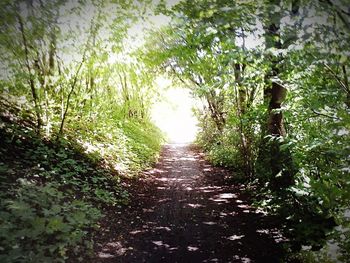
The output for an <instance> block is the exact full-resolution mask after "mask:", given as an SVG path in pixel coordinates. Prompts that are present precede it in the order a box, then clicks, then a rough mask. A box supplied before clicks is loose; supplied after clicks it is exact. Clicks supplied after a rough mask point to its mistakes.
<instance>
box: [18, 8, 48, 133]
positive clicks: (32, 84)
mask: <svg viewBox="0 0 350 263" xmlns="http://www.w3.org/2000/svg"><path fill="white" fill-rule="evenodd" d="M17 19H18V23H19V30H20V31H21V35H22V41H23V47H24V54H25V65H26V68H27V71H28V75H29V80H28V81H29V86H30V90H31V93H32V97H33V102H34V110H35V115H36V119H37V127H36V128H37V133H38V134H40V131H41V127H42V125H43V121H42V118H41V109H40V102H39V96H38V94H37V92H36V88H35V82H34V77H33V74H32V68H31V66H30V62H29V48H28V41H27V38H26V35H25V32H24V23H23V20H22V17H21V16H20V14H17Z"/></svg>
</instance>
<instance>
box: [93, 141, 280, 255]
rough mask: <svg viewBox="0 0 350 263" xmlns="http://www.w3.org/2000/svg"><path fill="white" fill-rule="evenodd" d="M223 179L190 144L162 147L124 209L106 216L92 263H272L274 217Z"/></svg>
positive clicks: (277, 246) (276, 248) (276, 239)
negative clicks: (251, 204)
mask: <svg viewBox="0 0 350 263" xmlns="http://www.w3.org/2000/svg"><path fill="white" fill-rule="evenodd" d="M227 176H228V172H227V171H225V170H223V169H219V168H214V167H212V166H211V165H209V164H208V163H207V162H206V161H204V159H203V156H202V154H201V153H200V152H199V151H198V150H196V149H195V148H194V147H191V146H186V145H185V146H184V145H167V146H165V147H164V150H163V153H162V157H161V160H160V162H159V163H158V164H157V166H156V167H155V168H154V169H152V170H149V171H146V172H145V176H143V177H142V178H140V179H139V180H138V181H137V182H136V183H134V184H132V185H133V186H132V187H131V193H132V198H131V203H130V204H129V206H128V207H127V208H126V209H124V210H120V211H115V215H114V216H111V215H110V216H109V217H108V218H107V219H106V222H105V223H104V224H105V226H102V228H101V229H104V228H105V229H107V231H104V232H103V231H101V240H100V242H99V243H98V244H97V246H96V251H97V252H96V258H95V259H94V262H279V259H281V257H282V249H281V244H282V238H281V237H280V235H279V233H278V231H277V230H276V229H275V228H274V226H273V221H274V220H273V219H272V218H270V217H268V216H266V215H264V214H263V213H261V212H259V211H256V210H255V209H253V208H252V207H250V206H249V202H248V198H247V196H245V195H244V194H242V190H241V189H240V188H239V186H232V185H229V184H228V183H226V181H225V177H227Z"/></svg>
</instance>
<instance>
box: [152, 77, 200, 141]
mask: <svg viewBox="0 0 350 263" xmlns="http://www.w3.org/2000/svg"><path fill="white" fill-rule="evenodd" d="M164 85H166V80H160V81H159V86H160V87H162V86H163V87H164ZM195 104H196V101H195V100H194V99H193V98H192V97H191V94H190V93H189V91H188V90H186V89H181V88H169V89H168V90H166V91H164V98H163V99H162V101H160V102H158V103H157V104H155V105H154V107H153V109H152V119H153V121H154V122H155V124H156V125H157V126H158V127H159V128H160V129H161V130H162V131H163V132H164V133H165V134H166V135H167V137H168V142H170V143H190V142H193V140H194V139H195V137H196V133H197V119H196V118H195V116H194V115H193V111H192V108H193V107H194V106H195Z"/></svg>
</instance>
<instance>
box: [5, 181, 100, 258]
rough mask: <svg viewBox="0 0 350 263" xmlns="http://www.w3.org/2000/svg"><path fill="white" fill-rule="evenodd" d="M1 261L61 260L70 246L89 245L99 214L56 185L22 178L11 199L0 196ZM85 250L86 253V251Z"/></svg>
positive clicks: (77, 247)
mask: <svg viewBox="0 0 350 263" xmlns="http://www.w3.org/2000/svg"><path fill="white" fill-rule="evenodd" d="M0 208H1V212H0V223H1V226H2V227H1V229H0V250H1V255H0V261H1V262H4V263H5V262H64V260H65V259H66V258H67V255H68V254H67V253H68V251H69V249H70V248H72V247H75V249H74V252H75V253H78V252H79V251H80V250H83V247H86V246H87V247H91V245H92V243H91V242H90V241H89V240H88V239H87V233H88V231H87V230H88V229H89V228H91V227H93V226H94V225H95V224H96V222H97V220H98V219H99V218H100V217H101V213H100V212H99V210H98V209H97V208H94V207H93V206H92V205H91V204H89V203H86V202H83V201H80V200H71V199H70V198H68V196H67V195H65V194H64V193H63V192H61V191H59V190H58V185H55V184H47V185H44V186H36V185H33V184H32V183H30V182H29V181H26V180H22V182H21V184H20V187H18V188H17V189H16V190H15V191H14V197H13V198H5V199H3V196H1V202H0ZM85 253H86V252H85Z"/></svg>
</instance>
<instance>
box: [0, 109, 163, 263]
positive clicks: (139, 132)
mask: <svg viewBox="0 0 350 263" xmlns="http://www.w3.org/2000/svg"><path fill="white" fill-rule="evenodd" d="M0 124H1V125H0V137H1V145H0V146H1V147H0V180H1V184H0V188H1V189H0V200H1V202H0V225H1V229H0V262H65V261H66V260H67V259H68V258H69V257H71V256H73V257H74V258H79V256H78V255H84V257H85V256H86V255H87V254H89V253H91V252H92V247H93V241H92V240H93V236H94V233H95V232H96V231H97V230H98V228H99V220H100V219H102V217H103V212H102V211H105V208H110V209H112V207H115V206H121V205H123V204H126V203H127V201H128V193H127V192H126V190H125V189H123V188H122V186H121V179H120V175H128V176H129V175H136V174H137V173H138V172H139V171H140V170H141V169H144V168H145V167H147V166H149V165H151V164H152V163H153V162H154V161H155V160H156V158H157V154H158V152H159V149H160V144H161V138H162V136H161V134H160V133H159V131H158V130H157V129H156V128H155V127H154V126H153V125H152V124H150V123H148V122H146V121H143V122H140V121H136V120H132V119H131V120H121V121H120V122H115V123H106V122H99V125H97V122H96V123H94V122H85V123H83V122H81V123H77V122H76V123H74V126H73V124H72V125H70V126H68V129H67V132H66V135H65V137H61V138H59V139H57V138H56V136H52V137H51V138H44V137H41V136H38V135H37V134H35V133H34V131H33V127H32V126H31V121H30V120H23V119H20V118H18V117H15V116H12V115H11V113H10V112H9V111H6V110H3V111H2V115H1V123H0Z"/></svg>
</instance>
